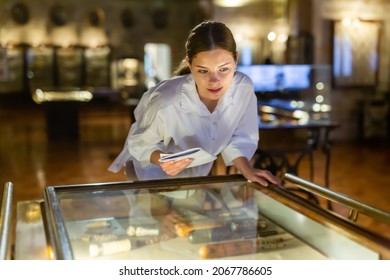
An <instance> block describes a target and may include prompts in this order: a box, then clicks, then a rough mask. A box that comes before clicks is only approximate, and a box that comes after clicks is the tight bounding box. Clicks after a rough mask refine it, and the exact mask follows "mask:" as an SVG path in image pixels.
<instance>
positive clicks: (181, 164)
mask: <svg viewBox="0 0 390 280" xmlns="http://www.w3.org/2000/svg"><path fill="white" fill-rule="evenodd" d="M191 162H192V158H183V159H180V160H170V161H166V162H160V166H161V168H162V170H163V171H164V172H165V173H167V174H168V175H170V176H176V175H177V174H179V173H180V172H182V171H183V169H185V168H186V167H187V166H188V165H190V163H191Z"/></svg>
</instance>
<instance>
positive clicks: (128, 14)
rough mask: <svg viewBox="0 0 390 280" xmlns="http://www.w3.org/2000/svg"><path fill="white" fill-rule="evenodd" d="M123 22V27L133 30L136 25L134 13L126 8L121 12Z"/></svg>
mask: <svg viewBox="0 0 390 280" xmlns="http://www.w3.org/2000/svg"><path fill="white" fill-rule="evenodd" d="M121 22H122V25H123V27H125V28H131V27H133V26H134V24H135V20H134V14H133V11H132V10H131V9H130V8H125V9H124V10H122V12H121Z"/></svg>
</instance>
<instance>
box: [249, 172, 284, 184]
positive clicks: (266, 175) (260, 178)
mask: <svg viewBox="0 0 390 280" xmlns="http://www.w3.org/2000/svg"><path fill="white" fill-rule="evenodd" d="M243 175H244V177H245V178H247V179H248V180H249V181H251V182H256V183H259V184H260V185H262V186H265V187H266V186H268V185H269V184H270V183H271V184H274V185H278V186H279V185H280V184H281V182H280V179H279V178H278V177H276V176H275V175H273V174H272V173H271V172H270V171H268V170H263V169H255V168H250V169H249V170H247V171H246V172H245V174H244V173H243Z"/></svg>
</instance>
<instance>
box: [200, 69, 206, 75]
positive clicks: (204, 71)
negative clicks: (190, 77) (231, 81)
mask: <svg viewBox="0 0 390 280" xmlns="http://www.w3.org/2000/svg"><path fill="white" fill-rule="evenodd" d="M198 73H200V74H206V73H207V70H198Z"/></svg>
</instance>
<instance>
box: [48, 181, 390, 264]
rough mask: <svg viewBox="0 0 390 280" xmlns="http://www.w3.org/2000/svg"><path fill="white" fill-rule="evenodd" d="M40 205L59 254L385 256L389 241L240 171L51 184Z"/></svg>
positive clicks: (382, 214)
mask: <svg viewBox="0 0 390 280" xmlns="http://www.w3.org/2000/svg"><path fill="white" fill-rule="evenodd" d="M178 193H179V194H180V195H177V194H178ZM182 194H185V195H182ZM43 209H44V211H43V221H44V225H45V230H46V237H47V240H48V244H49V246H50V247H51V248H52V251H53V258H55V259H97V260H98V259H134V260H143V259H171V260H172V259H182V260H191V259H268V260H273V259H295V260H311V259H315V260H323V259H389V258H390V253H389V252H390V246H389V240H388V239H386V238H385V237H381V236H378V235H375V234H374V233H372V232H370V231H368V230H367V229H364V228H362V227H360V226H358V225H357V224H355V223H354V222H353V221H348V220H347V219H343V218H340V217H338V216H336V215H334V214H332V213H330V212H329V211H327V210H326V209H322V208H320V207H319V206H317V205H315V204H313V203H311V202H309V201H307V200H305V199H303V198H302V197H300V196H297V195H295V194H294V193H292V192H291V191H289V190H288V189H286V188H284V187H280V186H272V185H271V186H269V187H262V186H260V185H259V184H256V183H251V182H248V181H247V180H246V179H245V178H244V177H243V176H241V175H237V174H236V175H223V176H206V177H196V178H175V179H165V180H150V181H134V182H111V183H100V184H84V185H66V186H49V187H47V188H46V189H45V192H44V201H43ZM365 209H366V208H364V207H363V208H362V209H361V208H359V207H358V209H357V210H358V211H363V212H364V210H365ZM367 209H369V210H370V209H371V210H372V208H370V207H368V208H367ZM374 212H375V211H374ZM377 214H378V218H379V219H380V220H381V221H384V222H385V223H386V222H387V223H388V222H389V221H390V220H389V213H386V212H382V211H380V210H378V213H377ZM374 216H375V215H374Z"/></svg>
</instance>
